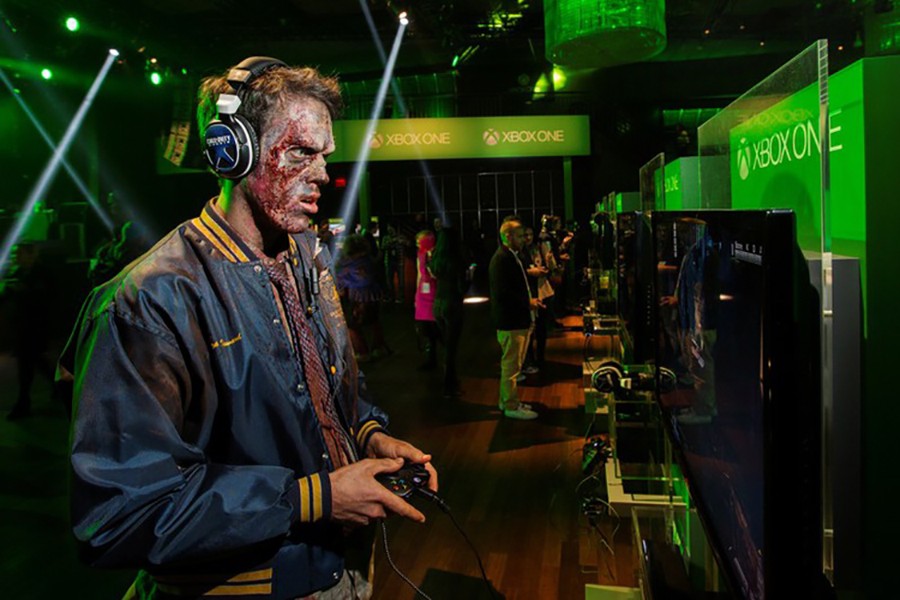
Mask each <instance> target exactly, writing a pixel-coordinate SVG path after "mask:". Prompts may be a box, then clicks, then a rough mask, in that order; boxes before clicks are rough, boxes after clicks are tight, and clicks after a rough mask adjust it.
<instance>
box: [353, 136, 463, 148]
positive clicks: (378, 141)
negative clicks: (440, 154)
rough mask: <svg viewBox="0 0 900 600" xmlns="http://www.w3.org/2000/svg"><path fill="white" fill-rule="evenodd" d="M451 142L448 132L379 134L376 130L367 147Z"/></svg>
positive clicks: (430, 144) (428, 144) (429, 144)
mask: <svg viewBox="0 0 900 600" xmlns="http://www.w3.org/2000/svg"><path fill="white" fill-rule="evenodd" d="M450 142H451V138H450V132H449V131H441V132H431V131H425V132H415V131H412V132H408V133H388V134H381V133H378V132H377V131H376V132H375V133H373V134H372V139H371V140H369V147H370V148H372V149H373V150H377V149H378V148H381V147H382V146H432V145H434V144H449V143H450Z"/></svg>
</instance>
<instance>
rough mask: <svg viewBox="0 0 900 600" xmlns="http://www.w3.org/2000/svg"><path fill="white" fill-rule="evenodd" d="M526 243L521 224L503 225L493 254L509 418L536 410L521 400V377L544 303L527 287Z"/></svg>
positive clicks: (503, 406) (503, 401) (494, 305)
mask: <svg viewBox="0 0 900 600" xmlns="http://www.w3.org/2000/svg"><path fill="white" fill-rule="evenodd" d="M524 244H525V232H524V230H523V228H522V224H521V223H519V222H517V221H507V222H505V223H503V224H502V225H501V226H500V246H499V247H498V248H497V251H496V252H495V253H494V256H493V258H491V266H490V269H489V272H490V282H491V318H492V320H493V322H494V326H495V327H496V329H497V342H498V343H499V344H500V350H501V352H502V357H501V359H500V410H502V411H503V415H504V416H505V417H508V418H510V419H520V420H526V421H528V420H531V419H536V418H537V416H538V415H537V413H536V412H534V411H533V410H531V408H530V407H529V406H528V405H527V404H524V403H523V402H521V400H520V399H519V393H518V377H519V374H520V372H521V370H522V362H523V361H524V359H525V351H526V349H527V345H528V339H529V336H530V335H531V330H532V328H533V326H534V312H533V311H534V310H535V309H537V308H540V307H541V306H543V304H542V303H541V301H540V300H539V299H537V298H532V297H531V292H530V291H529V290H528V275H526V273H525V267H524V266H523V265H522V261H521V260H520V259H519V256H518V253H519V251H520V250H521V249H522V247H523V245H524Z"/></svg>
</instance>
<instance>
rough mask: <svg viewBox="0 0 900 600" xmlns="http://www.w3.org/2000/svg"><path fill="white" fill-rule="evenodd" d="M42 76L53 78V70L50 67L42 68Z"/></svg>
mask: <svg viewBox="0 0 900 600" xmlns="http://www.w3.org/2000/svg"><path fill="white" fill-rule="evenodd" d="M41 77H43V78H44V79H53V71H51V70H50V69H46V68H45V69H41Z"/></svg>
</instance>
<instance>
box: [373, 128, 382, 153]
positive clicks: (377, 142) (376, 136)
mask: <svg viewBox="0 0 900 600" xmlns="http://www.w3.org/2000/svg"><path fill="white" fill-rule="evenodd" d="M382 144H384V136H383V135H381V134H380V133H378V132H377V131H376V132H375V133H373V134H372V139H370V140H369V148H371V149H372V150H377V149H378V148H381V145H382Z"/></svg>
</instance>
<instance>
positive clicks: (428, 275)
mask: <svg viewBox="0 0 900 600" xmlns="http://www.w3.org/2000/svg"><path fill="white" fill-rule="evenodd" d="M511 219H516V220H519V221H521V219H520V218H519V217H517V216H511V217H508V218H507V220H511ZM132 229H133V225H132V224H131V223H130V222H127V221H123V222H122V223H121V224H119V225H118V226H117V228H116V230H115V233H114V235H112V236H111V237H110V239H109V240H107V241H106V242H104V243H102V244H101V245H100V246H99V247H98V249H97V250H96V251H95V253H94V254H95V255H94V258H93V259H92V260H91V262H90V268H89V272H88V280H89V285H90V286H92V287H93V286H96V285H99V284H100V283H103V281H105V280H106V279H108V278H110V277H112V276H113V275H115V274H116V273H117V272H118V270H119V269H121V268H123V267H124V266H126V265H127V264H128V263H129V262H130V261H131V260H133V259H134V258H135V257H137V256H138V255H139V254H140V253H141V252H142V251H144V250H146V249H147V248H148V247H149V244H147V243H145V242H143V241H142V240H140V241H141V243H137V241H136V239H135V236H134V235H132ZM317 233H318V238H319V241H320V244H321V245H323V246H327V247H328V249H329V251H330V253H331V256H332V258H333V260H334V274H335V281H336V283H337V288H338V290H339V294H340V297H341V304H342V308H343V311H344V315H345V318H346V321H347V325H348V329H349V332H350V339H351V343H352V345H353V349H354V352H355V353H356V356H357V360H358V362H359V363H361V364H365V363H371V362H373V361H377V360H378V359H381V358H384V357H386V356H390V355H391V354H393V352H394V351H393V349H392V348H391V342H390V339H389V337H390V336H386V335H385V330H384V327H383V325H382V318H381V317H382V315H381V313H382V311H383V310H384V309H385V307H386V306H387V305H405V306H410V311H409V314H410V317H411V319H410V324H411V326H412V327H413V328H414V330H415V332H416V337H417V344H418V348H419V350H420V352H421V356H422V357H423V360H422V361H421V363H420V364H418V365H417V369H418V370H419V371H432V370H439V371H440V373H441V381H442V392H443V394H444V396H445V397H447V398H452V397H456V396H458V395H459V394H461V393H462V390H461V388H460V383H459V373H458V364H457V363H458V356H457V355H458V349H459V344H460V339H461V336H462V333H463V321H464V314H465V311H464V310H463V301H464V297H465V294H466V291H467V289H468V288H469V286H470V284H471V277H472V273H473V272H475V268H472V265H476V267H477V269H480V270H481V271H482V272H485V273H486V270H487V263H488V261H489V258H490V256H491V252H492V251H493V246H494V245H495V244H496V243H497V242H498V238H497V232H482V230H481V228H480V227H479V225H478V221H477V220H475V221H474V222H473V223H471V224H469V226H468V227H467V229H466V233H467V235H466V239H463V236H462V235H461V232H460V229H459V227H458V226H456V224H454V223H452V222H451V220H449V219H441V218H435V219H433V220H431V221H429V220H428V219H427V218H426V217H425V216H424V215H421V214H420V215H417V216H415V217H413V218H408V219H397V220H395V221H391V222H387V223H385V222H379V221H378V220H372V221H371V222H369V223H368V224H367V225H366V226H365V227H361V226H356V227H354V228H352V229H351V230H349V231H338V232H337V233H336V232H335V231H334V230H332V228H331V227H330V226H329V223H328V221H327V220H323V221H321V222H320V223H319V224H318V226H317ZM577 239H578V236H577V235H576V232H575V230H574V227H569V228H564V227H563V224H562V221H561V219H560V218H559V217H556V216H553V215H544V216H543V218H542V219H541V222H540V223H538V224H536V226H535V227H531V226H527V225H525V244H524V247H523V248H522V249H521V251H520V257H521V259H522V262H523V264H524V265H525V267H526V270H527V273H528V282H529V286H530V291H531V294H532V296H533V297H535V298H539V299H540V300H541V302H542V304H543V307H542V308H540V309H539V310H538V311H537V314H536V318H535V321H534V324H535V326H534V333H533V335H532V336H531V340H530V342H529V344H528V352H527V355H526V358H525V363H524V365H523V368H522V373H521V374H520V378H521V377H524V376H525V375H530V374H534V373H537V372H539V371H540V369H541V368H542V367H543V363H544V358H545V348H546V343H547V334H548V331H552V330H553V329H554V328H557V327H559V326H560V323H559V319H560V317H561V316H562V315H564V314H565V312H566V311H567V310H568V309H571V308H572V307H571V306H567V301H571V300H572V296H573V287H574V288H577V280H579V279H580V275H578V274H577V272H576V270H575V269H573V268H572V267H573V264H572V262H573V260H572V259H573V257H575V252H576V251H575V246H576V241H577ZM18 256H19V259H18V260H17V261H14V267H13V268H12V269H11V271H10V272H9V273H8V274H7V277H6V281H7V282H8V283H7V284H5V285H3V286H0V306H3V305H5V307H6V309H5V314H6V315H8V316H9V315H15V318H13V319H11V322H12V323H14V324H15V323H20V324H21V323H31V324H32V325H31V326H30V327H29V331H28V332H27V333H28V334H27V335H26V332H20V331H18V330H16V331H15V332H11V333H13V335H12V336H10V337H11V339H12V341H13V342H15V344H14V347H13V348H12V350H13V353H14V355H15V356H16V357H17V364H18V380H19V386H18V392H17V402H16V404H15V406H14V408H13V409H12V412H11V413H9V414H8V417H9V418H13V419H15V418H21V417H25V416H28V415H29V414H30V404H31V402H30V389H31V385H32V382H33V380H34V377H35V375H36V374H41V375H43V376H44V377H46V378H48V379H51V378H52V371H53V370H52V362H53V357H50V356H49V354H48V351H47V348H48V345H47V342H48V339H49V338H50V337H51V335H52V332H49V331H48V332H46V333H44V332H43V330H42V329H41V328H40V327H35V326H34V325H33V324H34V323H42V322H46V319H43V320H42V319H40V318H37V319H36V318H34V317H35V314H34V313H35V312H40V313H43V314H46V313H47V308H46V307H45V304H46V302H47V301H48V300H49V298H50V297H51V296H52V294H48V293H47V290H46V289H45V288H46V286H47V285H50V284H51V283H52V282H53V281H54V278H53V277H50V276H46V274H45V273H44V271H46V268H47V264H46V263H47V262H48V261H47V260H46V259H45V258H44V257H42V256H41V255H40V244H32V243H23V244H20V249H19V252H18ZM578 268H579V269H580V266H579V267H578ZM42 273H44V274H43V275H42ZM578 293H579V292H578V290H577V289H576V291H575V293H574V296H577V294H578ZM575 300H577V297H576V298H575ZM400 310H404V309H402V308H401V309H400ZM26 342H27V343H26ZM369 368H371V367H369Z"/></svg>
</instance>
